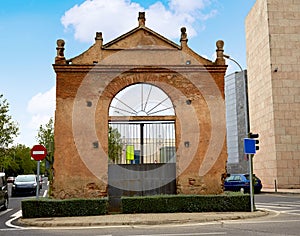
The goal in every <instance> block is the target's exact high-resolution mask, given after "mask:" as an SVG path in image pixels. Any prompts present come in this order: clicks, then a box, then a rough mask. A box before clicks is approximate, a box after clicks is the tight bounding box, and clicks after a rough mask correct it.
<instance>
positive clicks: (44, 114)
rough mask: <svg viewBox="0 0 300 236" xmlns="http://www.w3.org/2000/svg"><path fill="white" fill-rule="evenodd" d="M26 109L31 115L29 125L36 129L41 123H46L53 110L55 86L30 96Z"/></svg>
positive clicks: (52, 114)
mask: <svg viewBox="0 0 300 236" xmlns="http://www.w3.org/2000/svg"><path fill="white" fill-rule="evenodd" d="M27 111H28V112H29V113H30V115H31V120H30V123H29V127H30V128H32V129H34V130H37V129H38V127H39V126H40V125H42V124H46V123H47V122H48V121H49V119H50V118H51V117H54V111H55V86H54V87H52V88H51V89H50V90H48V91H46V92H45V93H38V94H36V95H35V96H33V97H32V98H31V100H30V101H29V102H28V105H27Z"/></svg>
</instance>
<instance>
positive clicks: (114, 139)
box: [108, 127, 123, 162]
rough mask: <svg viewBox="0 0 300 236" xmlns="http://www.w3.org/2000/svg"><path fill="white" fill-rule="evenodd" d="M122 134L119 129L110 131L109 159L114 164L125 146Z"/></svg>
mask: <svg viewBox="0 0 300 236" xmlns="http://www.w3.org/2000/svg"><path fill="white" fill-rule="evenodd" d="M121 141H122V140H121V134H120V133H119V131H118V129H113V128H112V127H109V129H108V158H109V159H111V160H112V161H113V162H116V161H117V160H118V159H119V158H120V156H121V154H122V149H123V145H122V142H121Z"/></svg>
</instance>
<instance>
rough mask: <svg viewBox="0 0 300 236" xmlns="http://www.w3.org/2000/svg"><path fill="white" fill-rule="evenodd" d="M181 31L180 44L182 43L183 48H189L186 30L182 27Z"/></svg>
mask: <svg viewBox="0 0 300 236" xmlns="http://www.w3.org/2000/svg"><path fill="white" fill-rule="evenodd" d="M180 30H181V37H180V43H181V47H184V46H187V42H188V38H187V33H186V28H185V27H182V28H181V29H180Z"/></svg>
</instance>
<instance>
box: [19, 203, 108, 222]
mask: <svg viewBox="0 0 300 236" xmlns="http://www.w3.org/2000/svg"><path fill="white" fill-rule="evenodd" d="M21 207H22V214H23V218H38V217H63V216H93V215H104V214H107V209H108V199H107V198H99V199H66V200H55V199H49V198H40V199H33V198H32V199H26V200H23V201H22V202H21Z"/></svg>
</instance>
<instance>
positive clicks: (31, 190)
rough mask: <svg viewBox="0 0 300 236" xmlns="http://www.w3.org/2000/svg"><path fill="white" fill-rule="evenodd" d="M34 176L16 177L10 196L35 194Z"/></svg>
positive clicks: (35, 179)
mask: <svg viewBox="0 0 300 236" xmlns="http://www.w3.org/2000/svg"><path fill="white" fill-rule="evenodd" d="M37 184H39V183H37V178H36V175H18V176H17V177H16V179H15V182H14V184H13V185H12V190H11V195H12V196H15V195H17V194H32V195H35V194H36V190H37V189H36V186H37Z"/></svg>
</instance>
